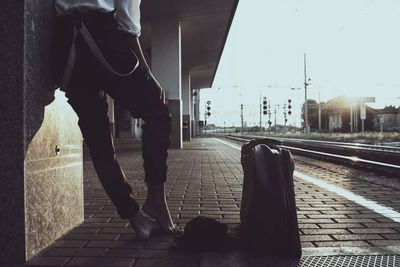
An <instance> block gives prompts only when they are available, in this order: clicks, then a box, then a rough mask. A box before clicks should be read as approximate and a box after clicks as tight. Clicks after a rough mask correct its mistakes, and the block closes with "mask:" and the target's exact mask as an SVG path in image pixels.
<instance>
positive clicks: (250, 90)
mask: <svg viewBox="0 0 400 267" xmlns="http://www.w3.org/2000/svg"><path fill="white" fill-rule="evenodd" d="M304 54H306V61H307V79H308V78H310V79H311V81H310V83H311V84H310V86H309V87H308V98H311V99H315V100H317V101H318V99H319V95H320V99H321V101H327V100H329V99H332V98H334V97H337V96H348V97H375V98H376V102H375V103H370V104H369V105H370V106H372V107H374V108H383V107H384V106H385V105H396V106H399V105H400V1H399V0H240V2H239V6H238V9H237V11H236V15H235V18H234V21H233V23H232V27H231V30H230V33H229V36H228V39H227V43H226V46H225V49H224V51H223V54H222V57H221V62H220V65H219V67H218V70H217V74H216V78H215V80H214V83H213V88H211V89H202V90H201V93H200V94H201V106H200V107H201V116H203V114H204V111H203V110H204V106H205V102H206V101H211V116H210V118H209V119H208V123H214V124H217V125H221V126H223V125H224V123H225V125H226V126H232V125H236V126H239V125H240V104H243V105H244V120H245V121H247V123H248V125H258V123H259V103H260V95H261V96H262V97H267V99H268V100H270V101H271V106H272V109H274V107H275V105H279V107H278V106H277V114H278V115H277V120H278V121H277V123H278V124H279V123H283V122H282V120H283V115H282V114H283V110H282V106H283V104H284V103H286V102H287V99H289V98H290V99H292V102H293V105H292V106H293V108H292V110H293V115H292V116H291V117H290V118H289V124H294V125H297V126H299V125H300V107H301V104H302V103H303V102H304V85H303V84H304ZM290 88H299V89H295V90H291V89H290ZM203 117H204V116H203ZM203 117H202V118H203ZM262 120H263V123H264V122H265V121H266V119H265V117H263V118H262Z"/></svg>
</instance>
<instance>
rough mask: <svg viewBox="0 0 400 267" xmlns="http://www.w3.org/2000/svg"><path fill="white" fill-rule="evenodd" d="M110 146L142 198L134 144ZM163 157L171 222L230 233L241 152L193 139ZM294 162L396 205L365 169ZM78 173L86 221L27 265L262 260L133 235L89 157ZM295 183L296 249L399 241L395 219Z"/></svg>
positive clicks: (397, 197)
mask: <svg viewBox="0 0 400 267" xmlns="http://www.w3.org/2000/svg"><path fill="white" fill-rule="evenodd" d="M116 146H117V152H118V153H117V154H118V160H119V162H120V164H121V166H122V168H123V170H124V172H125V174H126V176H127V177H128V180H129V182H130V183H131V185H132V187H133V189H134V195H135V198H136V199H137V200H138V202H139V203H143V201H144V199H145V196H146V189H145V184H144V183H143V179H142V177H143V174H144V173H143V169H142V159H141V153H140V145H139V143H138V142H132V141H129V142H127V141H123V140H119V141H118V142H117V143H116ZM168 164H169V171H168V182H167V185H166V191H167V199H168V204H169V207H170V210H171V213H172V216H173V218H174V221H175V222H176V223H179V224H182V225H184V224H185V223H187V222H188V221H189V220H190V219H191V218H193V217H195V216H197V215H205V216H208V217H212V218H215V219H219V220H221V221H222V222H224V223H227V224H228V229H229V230H230V233H231V234H232V235H236V234H237V229H238V226H239V222H240V220H239V210H240V200H241V188H242V179H243V173H242V168H241V165H240V151H238V150H236V149H233V148H231V147H229V146H226V145H223V144H221V143H219V142H217V141H215V140H213V139H195V140H193V141H192V142H190V143H187V144H185V146H184V149H182V150H170V151H169V159H168ZM296 168H297V170H298V171H300V172H302V173H305V174H310V175H313V176H314V177H318V178H322V179H324V180H326V181H329V182H330V183H334V184H336V185H338V186H341V187H343V188H346V189H349V190H351V191H353V192H355V193H357V194H359V195H362V196H364V197H366V198H369V199H371V200H374V201H377V202H378V203H380V204H384V205H386V206H389V207H392V208H394V209H395V210H397V211H399V210H400V194H399V193H398V190H397V189H394V188H390V187H385V186H382V185H377V184H372V183H367V182H365V181H363V180H360V179H356V178H359V177H361V176H363V175H364V176H368V175H371V174H367V173H363V172H362V171H355V170H352V169H350V168H346V167H343V166H338V165H334V164H330V163H325V162H321V161H316V160H306V159H305V158H303V157H296ZM84 177H85V179H84V188H85V222H84V223H83V224H82V225H81V226H79V227H77V228H76V229H74V230H73V231H71V232H70V233H68V234H67V235H66V236H64V237H63V238H61V239H60V240H58V241H57V242H55V244H53V245H52V246H51V247H50V248H49V249H47V250H46V251H45V252H44V253H43V254H42V255H40V256H39V257H36V258H35V259H33V260H32V261H31V262H30V263H29V264H28V265H29V266H135V267H142V266H265V259H259V258H254V257H249V255H246V254H245V253H243V252H241V251H239V250H235V251H227V252H221V253H188V252H180V251H177V250H176V249H173V248H172V238H171V237H170V236H154V237H152V238H151V239H150V240H148V241H146V242H139V241H135V240H134V237H135V234H134V231H133V230H132V229H131V228H130V226H129V224H128V222H127V221H126V220H121V219H120V218H119V217H118V215H117V214H116V212H115V208H114V207H113V205H112V204H111V203H110V200H109V199H108V197H107V196H106V195H105V193H104V191H103V189H102V187H101V185H100V183H99V181H98V179H97V176H96V174H95V172H94V169H93V166H92V163H91V161H90V159H86V160H85V162H84ZM295 187H296V198H297V206H298V216H299V226H300V232H301V240H302V245H303V248H321V247H374V246H400V223H395V222H393V221H391V220H389V219H387V218H385V217H383V216H382V215H379V214H376V213H375V212H373V211H371V210H368V209H367V208H364V207H361V206H359V205H357V204H355V203H353V202H351V201H350V200H346V199H344V198H342V197H340V196H338V195H336V194H334V193H330V192H327V191H325V190H323V189H321V188H319V187H317V186H315V185H312V184H309V183H306V182H304V181H302V180H300V179H297V178H296V179H295ZM277 266H279V265H277Z"/></svg>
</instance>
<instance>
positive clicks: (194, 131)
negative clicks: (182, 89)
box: [190, 89, 196, 138]
mask: <svg viewBox="0 0 400 267" xmlns="http://www.w3.org/2000/svg"><path fill="white" fill-rule="evenodd" d="M194 92H195V90H193V89H190V118H191V122H190V126H191V138H194V137H196V123H195V118H194V101H195V93H194Z"/></svg>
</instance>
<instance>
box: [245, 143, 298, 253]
mask: <svg viewBox="0 0 400 267" xmlns="http://www.w3.org/2000/svg"><path fill="white" fill-rule="evenodd" d="M241 163H242V167H243V171H244V181H243V193H242V203H241V208H240V220H241V224H240V238H241V242H242V244H243V245H244V247H245V248H246V249H247V250H249V251H252V252H256V253H258V254H262V255H266V256H272V257H300V256H301V244H300V236H299V227H298V222H297V212H296V201H295V193H294V184H293V171H294V161H293V157H292V155H291V153H290V152H289V150H287V149H283V148H281V147H280V142H279V141H277V140H274V139H266V138H265V139H259V140H254V141H251V142H249V143H246V144H244V145H243V146H242V156H241Z"/></svg>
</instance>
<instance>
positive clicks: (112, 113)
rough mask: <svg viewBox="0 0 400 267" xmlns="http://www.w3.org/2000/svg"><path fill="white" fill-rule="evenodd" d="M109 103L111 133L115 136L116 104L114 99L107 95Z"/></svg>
mask: <svg viewBox="0 0 400 267" xmlns="http://www.w3.org/2000/svg"><path fill="white" fill-rule="evenodd" d="M107 104H108V111H107V115H108V119H109V121H110V128H111V133H112V135H113V136H114V137H115V106H114V99H113V98H112V97H110V96H109V95H107Z"/></svg>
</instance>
